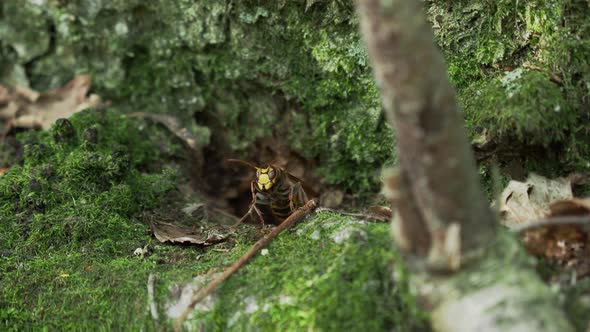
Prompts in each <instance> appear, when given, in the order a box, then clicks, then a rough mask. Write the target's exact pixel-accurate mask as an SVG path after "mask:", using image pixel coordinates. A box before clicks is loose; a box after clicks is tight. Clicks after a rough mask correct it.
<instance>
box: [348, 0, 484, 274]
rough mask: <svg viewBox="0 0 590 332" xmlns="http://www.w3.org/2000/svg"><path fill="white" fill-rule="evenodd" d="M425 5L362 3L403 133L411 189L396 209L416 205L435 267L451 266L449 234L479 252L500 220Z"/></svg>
mask: <svg viewBox="0 0 590 332" xmlns="http://www.w3.org/2000/svg"><path fill="white" fill-rule="evenodd" d="M422 6H423V3H422V2H421V1H407V0H404V1H402V0H390V1H380V0H357V7H358V12H359V15H360V18H361V28H362V32H363V35H364V39H365V41H366V43H367V46H368V51H369V57H370V59H371V60H372V63H373V68H374V72H375V77H376V80H377V83H378V84H379V87H380V90H381V97H382V103H383V106H384V108H385V111H386V115H387V117H388V119H389V121H390V123H391V124H392V125H393V126H394V127H395V130H396V132H397V147H398V156H399V160H400V165H401V167H402V169H403V172H402V176H403V177H407V178H408V181H407V183H408V184H409V190H408V192H407V194H406V195H405V196H404V197H401V198H400V199H399V200H398V202H397V206H396V208H397V210H398V211H401V210H403V209H404V207H403V205H406V204H415V205H416V207H417V208H418V209H417V211H416V212H418V213H419V214H420V217H421V219H422V220H423V221H424V223H425V224H426V225H427V227H428V230H429V233H430V237H431V241H430V247H429V248H427V251H428V253H429V254H428V255H429V259H428V260H429V265H430V266H431V267H434V268H437V269H449V268H451V267H450V266H447V262H448V261H449V259H448V256H449V255H453V253H447V252H445V250H446V248H449V243H450V242H453V241H452V240H451V239H449V237H453V236H455V235H454V234H456V233H457V232H459V233H458V234H457V235H458V236H459V237H460V243H458V244H456V245H453V246H451V247H456V246H457V245H458V246H459V247H460V248H461V251H462V252H465V251H469V250H470V249H474V248H478V247H479V246H480V245H482V244H483V243H486V242H488V241H489V240H490V239H492V238H493V234H494V228H495V220H494V216H493V214H492V212H491V210H490V208H489V206H488V204H487V202H486V199H485V196H484V195H483V192H482V190H481V188H480V184H479V181H478V179H477V171H476V167H475V161H474V158H473V155H472V154H471V149H470V145H469V142H468V140H467V135H466V133H465V129H464V127H463V121H462V119H461V116H460V113H459V112H458V109H457V102H456V97H455V92H454V90H453V88H452V86H451V85H450V83H449V82H448V79H447V73H446V68H445V65H444V62H443V58H442V55H441V54H440V52H439V51H438V50H437V48H436V47H435V45H434V42H433V37H432V32H431V31H430V27H429V25H428V24H427V23H426V20H425V18H424V16H423V14H422ZM400 222H402V223H404V224H410V223H416V222H421V221H420V220H408V219H405V218H404V219H401V220H400ZM410 228H411V227H410V226H408V227H403V228H402V229H410ZM449 228H451V229H450V230H449ZM408 241H409V242H411V241H410V240H408ZM425 243H426V242H425ZM451 260H452V259H451Z"/></svg>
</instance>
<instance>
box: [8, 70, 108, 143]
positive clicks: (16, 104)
mask: <svg viewBox="0 0 590 332" xmlns="http://www.w3.org/2000/svg"><path fill="white" fill-rule="evenodd" d="M90 83H91V79H90V76H88V75H79V76H76V77H74V79H72V80H71V81H70V82H68V83H67V84H66V85H65V86H63V87H61V88H58V89H54V90H50V91H47V92H43V93H39V92H37V91H34V90H31V89H29V88H26V87H16V88H8V87H5V86H1V85H0V119H2V120H4V121H5V125H6V126H8V127H9V128H11V127H18V128H40V129H49V127H51V125H53V123H54V122H55V120H57V119H60V118H69V117H70V116H71V115H72V114H74V113H77V112H79V111H81V110H84V109H86V108H90V107H94V106H97V105H98V104H99V102H100V97H99V96H98V95H95V94H92V95H90V96H86V95H87V93H88V90H89V89H90ZM5 133H6V131H5Z"/></svg>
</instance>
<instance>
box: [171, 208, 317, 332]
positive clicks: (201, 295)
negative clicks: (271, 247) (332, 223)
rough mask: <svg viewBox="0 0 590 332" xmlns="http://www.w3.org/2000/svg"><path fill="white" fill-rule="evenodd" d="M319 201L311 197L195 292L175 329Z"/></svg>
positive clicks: (178, 328) (310, 210)
mask: <svg viewBox="0 0 590 332" xmlns="http://www.w3.org/2000/svg"><path fill="white" fill-rule="evenodd" d="M317 204H318V201H317V199H315V198H314V199H311V200H309V201H308V202H307V203H305V205H304V206H303V207H302V208H300V209H298V210H296V211H295V212H293V213H292V214H291V215H290V216H289V217H288V218H287V219H285V220H284V221H283V222H282V223H281V224H280V225H279V226H277V227H276V228H275V229H273V230H272V231H271V232H270V233H268V234H267V235H266V236H264V237H263V238H262V239H260V240H258V241H257V242H256V243H254V245H253V246H252V247H251V248H250V250H248V252H246V253H245V254H244V255H243V256H242V257H240V259H238V260H237V261H236V262H235V263H233V264H232V265H231V266H230V267H229V268H227V269H226V270H225V271H224V272H223V273H222V274H221V275H220V276H219V277H217V278H215V279H214V280H212V281H211V282H210V283H209V284H208V285H207V286H206V287H205V288H201V289H200V290H199V291H198V292H197V294H195V295H194V296H193V298H192V300H191V303H190V304H189V305H188V307H187V308H186V309H185V310H184V312H183V313H182V315H180V317H178V320H177V321H176V325H175V326H174V330H175V331H177V332H179V331H181V328H182V322H183V321H184V320H185V319H186V317H188V315H189V314H190V313H191V311H192V310H193V309H194V307H195V306H196V305H197V303H199V302H200V301H201V300H203V299H204V298H205V297H207V295H209V294H210V293H211V292H212V291H213V290H215V289H216V288H217V287H218V286H219V285H221V283H222V282H224V281H225V280H226V279H227V278H229V277H230V276H231V275H232V274H234V273H235V272H236V271H238V270H239V269H240V268H241V267H242V266H244V265H245V264H246V263H247V262H248V261H249V260H250V259H251V258H252V257H254V255H256V253H257V252H258V251H259V250H260V249H262V247H264V246H265V245H267V244H268V243H269V242H270V241H271V240H272V239H274V238H275V237H276V236H277V235H279V234H280V233H281V232H282V231H284V230H285V229H287V228H290V227H291V226H293V225H295V224H296V223H297V222H299V221H300V220H301V219H303V217H305V216H306V215H308V214H309V213H310V212H312V211H313V210H315V208H316V207H317Z"/></svg>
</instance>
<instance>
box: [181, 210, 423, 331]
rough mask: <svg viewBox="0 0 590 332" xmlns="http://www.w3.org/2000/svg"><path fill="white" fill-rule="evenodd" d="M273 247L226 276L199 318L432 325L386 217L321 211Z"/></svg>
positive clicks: (251, 324)
mask: <svg viewBox="0 0 590 332" xmlns="http://www.w3.org/2000/svg"><path fill="white" fill-rule="evenodd" d="M248 246H249V244H247V243H246V245H244V246H241V245H240V246H238V247H236V248H234V249H233V250H234V251H237V252H240V253H241V252H244V251H245V250H247V249H248ZM267 248H268V255H266V256H258V257H256V258H255V259H254V260H253V261H252V262H250V263H249V264H248V265H247V266H246V267H244V268H243V269H242V270H241V271H240V272H239V273H238V274H237V275H235V276H233V277H232V278H230V279H229V280H227V281H226V282H225V283H224V284H223V286H222V287H221V288H220V289H219V291H218V294H219V295H220V297H219V299H218V301H217V304H216V305H215V307H214V308H213V309H212V311H210V312H207V313H201V314H200V315H196V317H195V318H194V321H193V324H195V325H197V326H198V324H200V323H199V321H201V320H203V321H204V324H205V325H206V326H211V327H212V328H213V329H214V330H226V329H238V330H257V331H275V330H276V329H280V330H284V331H300V330H302V329H303V330H308V329H314V330H319V331H339V330H364V329H368V330H375V331H382V330H388V329H391V328H393V327H395V329H396V330H400V331H408V330H412V329H419V328H426V326H425V325H424V324H425V316H424V314H423V313H421V312H419V311H418V310H417V307H416V303H415V299H414V298H413V297H412V296H410V295H409V290H408V285H407V280H406V279H405V272H404V271H403V270H401V268H400V266H399V265H397V266H396V265H394V262H395V260H396V254H395V252H394V251H393V250H392V248H391V238H390V235H389V226H388V225H383V224H381V225H378V224H369V225H367V224H361V223H359V222H358V221H355V220H353V219H348V218H343V217H340V216H338V215H334V214H331V213H324V212H322V213H320V214H318V215H317V216H315V217H313V218H312V219H311V220H307V221H306V222H304V223H302V224H300V225H299V226H297V227H296V228H295V229H293V230H291V231H289V232H288V234H282V235H281V236H279V237H278V238H277V239H275V240H274V241H273V242H272V243H271V244H270V245H269V246H268V247H267ZM395 270H397V271H395ZM394 271H395V272H396V273H394ZM394 274H396V275H397V279H396V280H395V281H394V280H393V275H394Z"/></svg>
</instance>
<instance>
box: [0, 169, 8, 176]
mask: <svg viewBox="0 0 590 332" xmlns="http://www.w3.org/2000/svg"><path fill="white" fill-rule="evenodd" d="M8 170H10V168H0V176H2V175H4V174H6V172H8Z"/></svg>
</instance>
